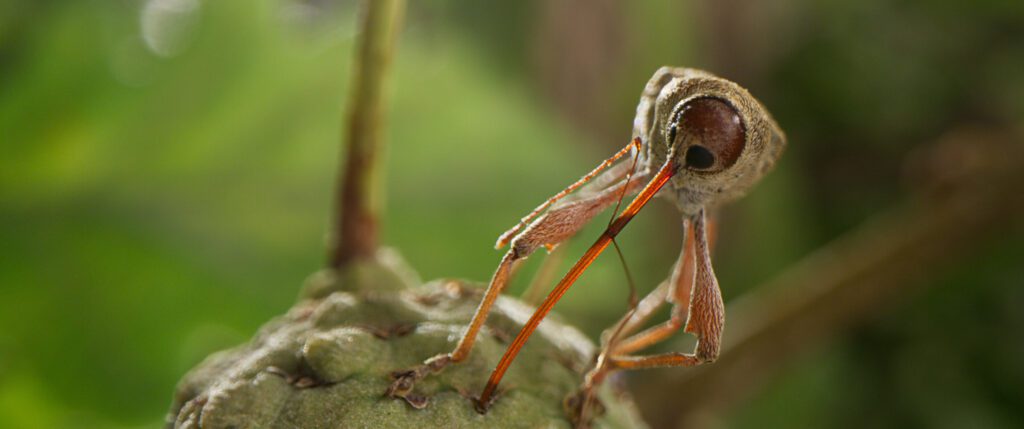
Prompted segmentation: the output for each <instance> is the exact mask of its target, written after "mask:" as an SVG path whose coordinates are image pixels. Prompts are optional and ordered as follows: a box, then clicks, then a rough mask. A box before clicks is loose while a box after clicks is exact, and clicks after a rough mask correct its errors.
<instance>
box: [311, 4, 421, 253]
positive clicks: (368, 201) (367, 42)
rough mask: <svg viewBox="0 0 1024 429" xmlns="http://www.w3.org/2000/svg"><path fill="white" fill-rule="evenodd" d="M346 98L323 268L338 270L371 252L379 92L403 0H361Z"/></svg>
mask: <svg viewBox="0 0 1024 429" xmlns="http://www.w3.org/2000/svg"><path fill="white" fill-rule="evenodd" d="M362 12H363V13H362V17H361V24H360V27H361V32H360V36H359V41H358V50H357V51H356V57H355V61H354V62H353V67H352V68H353V74H352V81H351V82H350V83H351V85H350V88H351V89H350V90H349V100H348V121H347V125H346V126H347V129H346V134H345V139H346V144H347V146H346V147H347V152H346V159H345V171H344V173H342V174H339V175H338V184H337V191H338V195H337V197H336V198H335V204H336V208H335V210H336V214H335V220H334V222H335V223H334V225H333V228H332V230H331V234H332V236H331V240H330V244H329V246H330V255H329V257H328V266H329V267H331V268H340V267H342V266H344V265H346V264H348V263H349V262H351V261H353V260H355V259H370V258H372V257H373V256H374V255H375V253H376V251H377V235H378V234H377V227H378V219H379V217H380V216H381V214H382V212H383V202H384V187H383V185H382V183H381V182H382V179H381V171H380V170H381V162H380V158H381V156H382V152H383V149H384V139H383V128H384V95H385V94H384V93H385V84H386V80H387V75H388V70H389V69H390V64H391V59H392V57H393V56H394V52H395V46H396V39H397V38H398V33H399V29H400V27H401V22H402V17H403V15H404V12H405V0H366V1H365V2H364V3H363V11H362Z"/></svg>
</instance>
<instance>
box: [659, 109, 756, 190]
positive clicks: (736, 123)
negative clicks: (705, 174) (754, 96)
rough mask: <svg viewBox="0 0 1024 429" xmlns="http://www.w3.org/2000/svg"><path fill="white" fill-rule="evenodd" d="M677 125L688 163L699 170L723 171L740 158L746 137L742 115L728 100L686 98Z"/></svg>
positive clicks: (676, 130) (687, 164) (687, 165)
mask: <svg viewBox="0 0 1024 429" xmlns="http://www.w3.org/2000/svg"><path fill="white" fill-rule="evenodd" d="M677 118H678V119H677V120H676V121H675V127H676V129H675V130H673V131H674V132H673V133H671V137H672V138H674V137H675V133H678V134H679V135H680V137H681V138H682V140H681V143H682V144H684V145H686V146H685V147H686V153H685V154H684V160H685V162H686V167H687V168H689V169H692V170H699V171H709V172H715V171H722V170H724V169H726V168H729V167H731V166H732V165H733V164H735V163H736V160H737V159H739V157H740V153H742V152H743V147H744V144H745V140H746V130H745V129H744V128H743V121H741V120H740V115H739V113H738V112H736V109H733V107H732V106H730V105H729V104H728V103H726V102H725V101H722V100H721V99H718V98H712V97H702V98H696V99H693V100H690V101H687V102H686V104H684V105H683V107H682V109H681V110H680V111H679V112H678V113H677Z"/></svg>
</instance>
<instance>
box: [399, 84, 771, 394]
mask: <svg viewBox="0 0 1024 429" xmlns="http://www.w3.org/2000/svg"><path fill="white" fill-rule="evenodd" d="M784 146H785V136H784V135H783V133H782V131H781V130H780V129H779V127H778V125H777V124H776V123H775V120H774V119H772V117H771V115H770V114H769V113H768V112H767V110H766V109H765V108H764V106H762V105H761V103H760V102H758V101H757V100H756V99H754V97H753V96H751V95H750V93H748V92H747V91H746V90H745V89H743V88H741V87H740V86H739V85H737V84H735V83H732V82H730V81H728V80H725V79H722V78H719V77H717V76H715V75H713V74H711V73H708V72H705V71H701V70H696V69H689V68H676V67H662V68H660V69H658V71H656V72H655V73H654V76H653V77H651V79H650V80H649V81H648V82H647V85H646V86H645V88H644V91H643V94H642V95H641V98H640V103H639V105H638V106H637V113H636V118H635V119H634V121H633V141H632V142H631V143H630V144H629V145H627V146H626V147H625V148H623V149H622V150H620V151H618V152H617V153H616V154H615V155H613V156H612V157H610V158H608V159H607V160H605V161H604V162H602V163H601V164H599V165H598V166H597V167H596V168H595V169H594V170H593V171H591V172H590V173H588V174H586V175H585V176H583V177H582V178H581V179H579V180H578V181H576V182H575V183H573V184H571V185H569V187H567V188H566V189H565V190H563V191H561V192H559V193H558V194H556V195H554V196H553V197H551V198H549V199H548V200H547V201H545V202H544V203H543V204H541V205H540V206H539V207H537V208H536V209H535V210H533V211H532V212H530V214H528V215H527V216H525V217H523V218H522V219H521V220H520V222H519V223H518V224H517V225H516V226H514V227H512V228H511V229H510V230H508V231H507V232H505V233H504V234H502V235H501V236H500V237H499V239H498V242H497V245H496V247H498V248H501V247H503V246H505V245H509V247H510V248H509V250H508V252H507V253H505V255H504V257H502V259H501V262H500V263H499V265H498V268H497V270H496V271H495V273H494V275H493V277H492V278H491V281H490V284H489V285H488V287H487V290H486V291H485V292H484V297H483V299H482V300H481V302H480V305H479V307H478V308H477V310H476V313H475V314H474V316H473V319H472V320H471V321H470V323H469V326H468V328H467V329H466V332H465V334H463V336H462V338H461V339H460V341H459V342H458V344H457V345H456V346H455V349H454V350H452V351H451V352H449V353H443V354H440V355H437V356H434V357H432V358H430V359H427V360H426V361H424V363H423V364H421V365H419V366H417V367H415V368H412V369H409V370H405V371H399V372H396V373H394V374H393V376H394V379H395V380H394V382H393V383H392V384H391V386H390V387H389V388H388V391H387V394H388V395H390V396H392V397H405V395H407V394H408V393H409V392H411V391H412V389H413V387H414V386H415V383H416V382H417V381H418V380H420V379H422V378H424V377H426V376H427V375H429V374H431V373H435V372H439V371H442V370H443V369H444V368H445V367H447V366H448V365H451V364H455V363H458V362H460V361H462V360H464V359H466V357H467V356H468V355H469V353H470V350H472V348H473V343H474V341H475V339H476V336H477V334H478V333H479V331H480V329H481V327H482V326H483V324H484V322H485V321H486V319H487V314H488V312H489V311H490V308H491V306H492V305H493V304H494V301H495V300H496V299H497V297H498V295H499V294H500V293H501V292H502V290H503V289H504V288H505V286H506V285H507V284H508V282H509V276H510V271H511V269H512V266H513V264H514V263H515V262H516V261H520V260H522V259H525V258H526V257H528V256H530V254H532V253H533V252H534V251H536V250H537V249H539V248H541V247H546V248H548V249H551V248H553V247H554V246H557V245H558V244H560V243H562V242H563V241H565V240H567V239H569V238H570V237H572V236H573V235H574V234H575V233H576V232H577V231H579V230H580V229H581V228H582V227H583V226H584V225H586V224H587V223H588V222H589V221H590V220H591V219H593V218H594V216H596V215H597V214H598V213H600V212H601V211H603V210H604V209H606V208H608V207H609V206H611V205H613V204H616V203H618V202H620V201H621V198H622V196H624V195H631V194H637V195H636V197H634V199H633V200H632V201H631V202H630V203H629V204H628V205H627V206H626V207H625V208H624V209H623V210H622V212H621V213H620V214H618V215H617V216H616V217H615V218H614V219H613V220H612V222H611V223H610V224H609V225H608V227H607V228H606V229H605V231H604V232H603V233H602V234H601V236H600V237H598V238H597V240H596V241H595V242H594V244H593V245H592V246H591V247H590V248H589V249H588V250H587V251H586V253H584V255H583V256H582V257H581V258H580V259H579V260H578V261H577V262H576V264H575V265H573V267H572V268H571V269H570V270H569V272H568V273H567V274H566V275H565V277H563V278H562V280H561V281H559V283H558V284H557V285H556V286H555V287H554V289H553V290H552V291H551V293H550V294H549V295H548V297H547V298H546V299H545V300H544V301H543V302H542V303H541V304H540V306H539V307H538V308H537V310H536V312H535V313H534V314H533V316H532V317H531V318H530V319H529V321H527V323H526V325H525V326H523V328H522V330H521V331H520V332H519V334H518V335H517V336H516V337H515V339H514V340H512V342H511V343H510V344H509V346H508V349H507V350H506V352H505V354H504V356H502V358H501V361H500V362H499V363H498V365H497V366H496V367H495V369H494V371H493V373H492V374H491V376H490V378H489V379H488V382H487V385H486V386H485V388H484V390H483V392H482V393H481V395H480V397H479V398H478V399H477V403H476V407H477V410H478V411H480V412H482V413H483V412H486V410H487V409H488V408H489V407H490V406H491V405H492V403H493V401H494V398H495V393H496V390H497V387H498V384H499V382H500V381H501V378H502V376H503V375H504V374H505V371H506V370H507V369H508V367H509V365H511V363H512V361H513V360H514V359H515V356H516V354H517V353H518V352H519V350H520V349H521V348H522V347H523V345H524V344H525V343H526V340H527V339H528V338H529V337H530V335H531V334H532V333H533V331H534V330H535V329H536V328H537V326H538V325H539V324H540V322H541V320H543V318H544V317H545V316H546V315H547V314H548V312H550V311H551V308H552V307H554V305H555V303H556V302H557V301H558V300H559V299H560V298H561V297H562V295H563V294H565V292H566V291H567V290H568V288H569V287H570V286H572V284H573V283H574V282H575V281H576V279H577V278H579V276H580V275H581V274H582V273H583V271H584V270H585V269H586V268H587V267H588V266H589V265H590V264H591V263H592V262H593V261H594V260H595V259H596V258H597V256H598V255H599V254H600V253H601V252H602V251H604V250H605V249H606V248H607V247H608V245H609V244H610V243H612V241H613V240H614V238H615V236H616V235H618V234H619V232H620V231H622V229H623V228H624V227H625V226H626V224H628V223H629V221H630V220H631V219H632V218H633V217H634V216H635V215H636V214H637V213H638V212H639V211H640V209H641V208H643V207H644V205H645V204H647V202H649V201H650V200H651V199H652V198H653V197H654V196H655V195H662V196H664V197H665V198H666V199H668V200H670V201H672V202H674V203H675V205H676V207H677V208H678V209H679V211H680V213H681V214H682V218H683V224H684V231H686V234H685V237H684V245H683V252H682V254H681V255H680V256H681V257H680V259H679V261H678V262H677V263H676V266H675V268H674V269H673V275H671V276H670V280H669V281H668V282H666V283H663V284H662V285H661V286H659V287H658V288H656V289H655V290H654V291H653V292H651V293H650V294H649V295H648V296H647V297H645V298H644V299H643V300H641V301H640V303H639V305H638V306H637V307H636V308H635V309H634V310H633V311H631V312H630V313H629V314H627V316H626V317H624V318H623V320H622V321H621V322H620V323H619V324H617V325H616V327H615V328H614V329H611V330H609V331H608V332H606V334H605V335H603V338H602V349H601V353H600V355H599V356H598V359H597V363H596V364H595V367H594V369H593V370H591V371H590V373H588V374H587V376H586V377H585V380H584V384H583V386H582V389H581V392H582V393H581V395H582V398H583V399H584V400H583V401H582V402H583V403H584V404H585V402H586V398H588V397H589V392H590V390H591V389H592V388H593V387H594V386H595V385H597V384H598V383H600V382H601V379H602V378H604V376H605V375H606V374H607V373H608V372H609V371H613V370H619V369H639V368H651V367H661V366H696V365H699V364H702V363H706V362H711V361H714V360H715V359H716V358H717V357H718V353H719V348H720V340H721V335H722V328H723V326H724V320H725V314H724V312H725V308H724V304H723V302H722V295H721V291H720V290H719V287H718V281H717V279H716V277H715V274H714V270H713V269H712V266H711V258H710V250H709V247H710V245H709V234H710V233H709V229H710V225H709V224H710V222H709V220H708V216H707V214H706V211H707V210H708V209H709V208H712V207H714V206H716V205H718V204H721V203H723V202H727V201H729V200H732V199H735V198H738V197H739V196H741V195H742V194H743V193H744V192H746V190H748V189H749V188H750V187H751V186H753V185H754V184H755V183H756V182H757V181H759V180H760V179H761V177H763V176H764V175H765V174H766V173H767V172H768V171H769V170H770V169H771V168H772V166H773V165H774V164H775V161H776V160H777V159H778V157H779V155H780V154H781V153H782V150H783V148H784ZM626 154H631V155H632V158H633V159H634V162H632V163H630V162H619V161H620V159H621V158H623V157H624V156H625V155H626ZM617 162H618V163H617ZM573 192H576V194H574V195H573V196H572V197H573V198H566V197H567V196H569V194H571V193H573ZM666 301H667V302H671V303H672V304H673V311H672V313H671V314H672V315H671V317H670V319H669V320H668V321H666V322H664V323H662V324H660V325H656V326H654V327H653V328H649V329H647V330H645V331H642V332H640V333H636V334H634V333H635V331H636V330H637V329H639V327H640V325H641V324H642V323H643V322H644V321H645V320H646V319H648V318H649V317H650V315H651V314H652V313H653V312H654V310H655V309H656V308H657V307H658V305H659V304H661V303H664V302H666ZM681 327H685V329H684V331H685V332H687V333H692V334H694V335H695V336H696V337H697V345H696V347H695V350H694V352H693V353H668V354H661V355H651V356H636V355H633V353H634V352H636V351H639V350H641V349H643V348H645V347H647V346H650V345H652V344H655V343H657V342H659V341H662V340H664V339H665V338H668V337H669V336H670V335H671V334H672V333H674V332H675V331H677V330H678V329H679V328H681ZM630 334H632V335H630ZM583 408H584V409H585V406H584V407H583Z"/></svg>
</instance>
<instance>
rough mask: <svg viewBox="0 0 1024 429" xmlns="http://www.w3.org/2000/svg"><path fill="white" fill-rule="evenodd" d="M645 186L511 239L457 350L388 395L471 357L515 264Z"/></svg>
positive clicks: (577, 204)
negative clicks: (471, 352) (475, 343)
mask: <svg viewBox="0 0 1024 429" xmlns="http://www.w3.org/2000/svg"><path fill="white" fill-rule="evenodd" d="M643 183H644V178H643V177H640V178H632V179H627V180H624V181H621V182H619V183H618V184H616V185H614V186H611V187H609V188H606V189H604V190H602V191H600V192H597V193H596V194H592V195H589V196H586V197H584V198H582V199H579V200H576V201H572V202H570V203H565V204H562V205H560V206H558V207H555V208H553V209H551V210H550V211H548V212H547V213H545V214H544V215H543V216H541V217H539V218H537V219H536V220H534V221H533V222H531V223H530V224H529V226H527V227H526V229H524V230H523V231H522V232H520V233H519V234H518V235H516V236H515V238H513V239H512V240H511V243H510V244H511V249H509V251H508V252H507V253H506V254H505V256H504V257H503V258H502V259H501V263H500V264H498V269H497V270H496V271H495V272H494V276H493V277H492V278H491V282H490V284H489V285H488V286H487V290H486V291H485V292H484V297H483V300H481V301H480V305H479V306H478V307H477V309H476V313H474V315H473V319H472V320H471V321H470V323H469V327H468V328H467V329H466V332H465V333H464V334H463V335H462V338H461V339H460V340H459V343H458V344H457V345H456V346H455V348H454V349H453V350H452V351H451V352H449V353H442V354H439V355H437V356H434V357H431V358H429V359H427V360H426V361H424V362H423V364H421V365H419V366H417V367H415V368H412V369H408V370H404V371H398V372H395V373H393V374H392V377H393V378H394V381H393V382H392V384H391V386H389V387H388V390H387V392H386V394H387V396H390V397H397V398H407V396H408V395H409V393H411V392H412V390H413V388H414V387H415V385H416V382H417V381H419V380H421V379H423V378H424V377H426V376H428V375H429V374H432V373H437V372H440V371H442V370H444V368H445V367H447V366H448V365H450V364H453V363H458V362H461V361H463V360H465V359H466V358H467V357H469V352H470V351H471V350H472V349H473V344H474V342H475V341H476V337H477V335H478V334H479V333H480V329H481V328H483V325H484V322H486V321H487V315H488V314H489V313H490V310H491V307H492V306H493V305H494V302H495V301H496V300H497V299H498V295H500V294H501V292H502V291H503V290H504V289H505V287H506V286H507V285H508V281H509V277H510V271H511V268H512V266H513V265H514V263H515V262H516V261H520V260H523V259H526V258H527V257H528V256H530V254H532V253H533V252H534V251H536V250H537V249H538V248H540V247H542V246H545V247H553V246H556V245H558V244H559V243H561V242H563V241H565V240H567V239H568V238H570V237H572V236H573V235H574V234H575V233H576V232H577V231H579V230H580V229H581V228H582V227H583V226H584V225H586V224H587V223H588V222H589V221H590V220H591V219H593V218H594V216H596V215H597V214H598V213H600V212H601V211H602V210H604V209H605V208H607V207H608V206H609V205H611V204H613V203H615V202H616V201H618V199H619V198H620V197H621V196H622V195H624V194H627V193H632V192H634V191H635V190H636V188H638V187H639V186H640V185H642V184H643ZM638 184H639V185H638ZM410 403H412V402H410Z"/></svg>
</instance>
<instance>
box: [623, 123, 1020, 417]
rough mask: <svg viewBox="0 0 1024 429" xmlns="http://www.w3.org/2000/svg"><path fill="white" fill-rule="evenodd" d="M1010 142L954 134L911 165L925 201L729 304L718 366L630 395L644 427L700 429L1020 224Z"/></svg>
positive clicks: (1015, 152)
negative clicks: (921, 177) (820, 346)
mask: <svg viewBox="0 0 1024 429" xmlns="http://www.w3.org/2000/svg"><path fill="white" fill-rule="evenodd" d="M1015 138H1016V137H1011V136H1007V135H994V134H992V132H988V131H980V132H979V131H961V132H956V133H953V134H951V135H950V136H949V137H947V138H946V139H944V140H943V141H941V142H940V143H939V144H938V145H935V147H930V148H928V149H929V150H928V153H927V158H926V161H925V162H924V163H923V164H922V163H918V164H919V165H918V166H919V167H920V166H923V167H922V168H918V170H922V171H924V172H925V173H926V174H925V176H927V178H928V184H927V186H926V189H925V190H924V191H922V192H918V193H917V196H915V197H913V198H911V199H910V200H908V201H906V202H904V203H902V204H900V205H899V206H898V207H896V208H894V209H891V210H890V211H888V212H885V213H883V214H881V215H879V216H878V217H877V218H875V219H874V220H871V221H869V222H867V223H866V224H865V225H864V226H862V227H860V228H858V229H857V230H854V231H852V232H850V233H848V234H846V235H845V236H844V237H841V238H839V239H837V240H836V241H834V242H832V243H830V244H828V245H826V246H825V247H823V248H821V249H819V250H817V251H816V252H814V253H813V254H811V255H810V256H808V257H807V258H805V259H804V260H803V261H801V262H799V263H798V264H796V265H795V266H794V267H792V268H790V269H788V270H787V271H785V272H784V273H783V274H782V275H781V276H780V277H778V278H777V279H775V280H774V281H772V282H770V283H768V284H765V285H763V286H761V287H759V288H756V289H754V292H751V293H748V294H747V295H745V296H743V297H740V298H739V299H736V300H734V301H733V302H731V303H730V305H729V306H728V310H727V314H728V315H729V316H730V319H729V320H728V322H727V323H726V332H725V338H724V344H723V351H722V354H721V357H720V358H719V360H718V361H717V362H715V363H714V364H713V365H705V366H702V367H699V368H696V369H694V370H690V371H679V372H672V373H665V372H659V373H658V374H657V375H656V376H655V377H650V378H649V379H645V381H647V383H643V384H640V383H638V384H637V386H638V388H639V391H638V392H636V396H637V397H638V398H637V399H638V403H639V404H641V407H642V408H644V409H645V410H644V411H645V415H646V416H648V417H649V419H650V423H651V425H652V426H653V427H671V426H672V425H682V426H687V427H689V426H697V427H699V426H705V424H703V423H706V420H705V419H707V418H708V417H713V416H714V414H717V413H718V412H720V411H722V410H723V409H724V408H725V407H726V406H727V405H729V404H730V403H733V402H735V401H737V400H739V399H742V398H743V397H746V396H747V395H749V392H751V391H752V390H753V389H754V388H756V387H757V386H758V385H759V384H760V382H761V381H763V380H765V379H766V378H767V376H768V375H770V374H771V373H772V372H774V371H775V370H777V369H778V368H779V367H780V366H781V365H782V364H783V363H785V362H787V361H790V360H792V359H794V358H795V357H797V356H798V355H800V353H801V352H804V351H806V350H807V349H809V348H811V347H812V346H813V345H815V344H817V343H819V342H821V341H822V340H824V339H826V338H829V337H831V336H834V335H835V334H836V332H837V331H840V330H842V329H845V328H848V327H849V326H851V325H853V324H854V323H856V322H857V321H859V320H862V319H864V318H865V317H866V316H868V315H870V314H874V313H876V312H878V311H880V310H882V309H886V308H891V307H892V306H893V305H894V303H895V302H897V300H898V299H899V298H901V296H902V295H903V294H905V293H906V292H907V291H908V289H910V287H911V286H915V285H920V284H922V283H924V280H926V279H927V278H929V277H930V276H931V275H933V274H935V273H936V272H938V271H940V270H941V268H942V267H949V266H951V265H953V264H955V263H956V262H958V261H959V260H961V259H963V258H964V257H966V256H968V255H970V254H971V253H972V252H974V251H976V250H977V249H978V248H980V247H982V246H983V245H984V244H986V243H988V242H991V240H992V239H993V238H995V237H997V236H998V234H999V233H1000V232H1001V231H1003V230H1005V228H1006V227H1007V225H1008V224H1012V223H1013V222H1014V221H1019V219H1020V218H1021V215H1022V214H1024V199H1021V198H1020V184H1021V183H1024V153H1022V149H1021V145H1019V144H1017V140H1014V139H1015ZM666 392H672V393H671V394H666Z"/></svg>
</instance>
